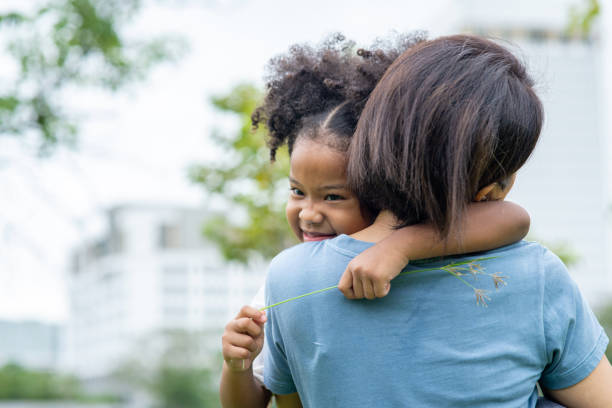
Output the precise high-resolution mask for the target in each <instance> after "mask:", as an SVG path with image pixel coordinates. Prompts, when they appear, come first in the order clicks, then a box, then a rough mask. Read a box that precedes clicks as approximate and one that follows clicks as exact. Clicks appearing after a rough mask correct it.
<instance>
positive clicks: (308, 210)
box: [300, 206, 323, 224]
mask: <svg viewBox="0 0 612 408" xmlns="http://www.w3.org/2000/svg"><path fill="white" fill-rule="evenodd" d="M300 220H302V221H304V222H306V223H308V224H319V223H321V222H323V214H321V213H320V212H319V211H317V210H316V209H315V208H313V207H312V206H308V207H305V208H302V210H301V211H300Z"/></svg>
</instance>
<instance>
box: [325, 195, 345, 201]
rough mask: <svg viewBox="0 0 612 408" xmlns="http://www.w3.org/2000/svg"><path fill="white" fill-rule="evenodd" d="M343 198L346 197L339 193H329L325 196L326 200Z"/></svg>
mask: <svg viewBox="0 0 612 408" xmlns="http://www.w3.org/2000/svg"><path fill="white" fill-rule="evenodd" d="M342 199H344V197H342V196H341V195H338V194H328V195H326V196H325V201H338V200H342Z"/></svg>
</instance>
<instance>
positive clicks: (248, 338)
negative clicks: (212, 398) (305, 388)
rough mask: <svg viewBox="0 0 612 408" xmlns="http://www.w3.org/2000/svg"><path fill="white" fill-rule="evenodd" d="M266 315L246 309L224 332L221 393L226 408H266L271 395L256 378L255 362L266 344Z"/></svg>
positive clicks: (245, 307)
mask: <svg viewBox="0 0 612 408" xmlns="http://www.w3.org/2000/svg"><path fill="white" fill-rule="evenodd" d="M265 321H266V316H265V313H263V312H261V311H259V310H257V309H255V308H253V307H250V306H244V307H243V308H242V309H241V310H240V313H238V315H237V316H236V318H235V319H233V320H232V321H230V322H229V323H228V324H227V325H226V326H225V332H224V333H223V338H222V344H223V359H224V361H223V371H222V374H221V385H220V387H219V394H220V398H221V405H222V406H223V407H224V408H233V407H236V408H265V407H267V406H268V402H269V401H270V397H271V393H270V392H269V391H268V390H267V389H266V388H265V387H264V386H263V385H262V384H261V383H260V382H259V381H257V380H256V379H255V377H254V376H253V366H252V362H253V360H254V359H255V357H256V356H257V355H258V354H259V353H260V352H261V349H262V347H263V341H264V338H263V337H264V331H263V325H264V323H265Z"/></svg>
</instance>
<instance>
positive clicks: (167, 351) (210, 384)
mask: <svg viewBox="0 0 612 408" xmlns="http://www.w3.org/2000/svg"><path fill="white" fill-rule="evenodd" d="M219 336H220V333H217V332H215V333H195V332H187V331H183V330H173V331H166V332H162V333H157V334H154V335H151V336H149V337H148V338H147V339H146V340H143V341H142V342H141V343H140V344H139V345H138V347H137V351H135V352H134V353H133V354H132V355H131V358H130V359H129V360H127V361H125V362H124V363H123V364H121V366H120V367H119V368H118V369H117V371H116V373H115V377H116V379H118V380H119V381H121V382H122V383H124V384H129V385H131V386H132V387H134V388H139V389H144V390H145V391H147V392H148V393H150V394H151V396H153V398H154V399H155V402H156V406H157V407H160V408H210V407H219V406H220V405H219V398H218V390H217V385H216V371H218V370H217V369H216V367H220V366H221V362H220V361H219V358H217V357H218V352H217V351H216V350H215V351H213V350H211V349H206V348H205V345H206V344H210V341H211V340H214V341H215V344H217V342H218V338H219ZM213 367H214V368H213Z"/></svg>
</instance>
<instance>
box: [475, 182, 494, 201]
mask: <svg viewBox="0 0 612 408" xmlns="http://www.w3.org/2000/svg"><path fill="white" fill-rule="evenodd" d="M495 187H497V183H491V184H489V185H488V186H485V187H483V188H481V189H480V190H479V191H478V192H477V193H476V197H474V201H488V200H489V194H491V191H493V189H494V188H495Z"/></svg>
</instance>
